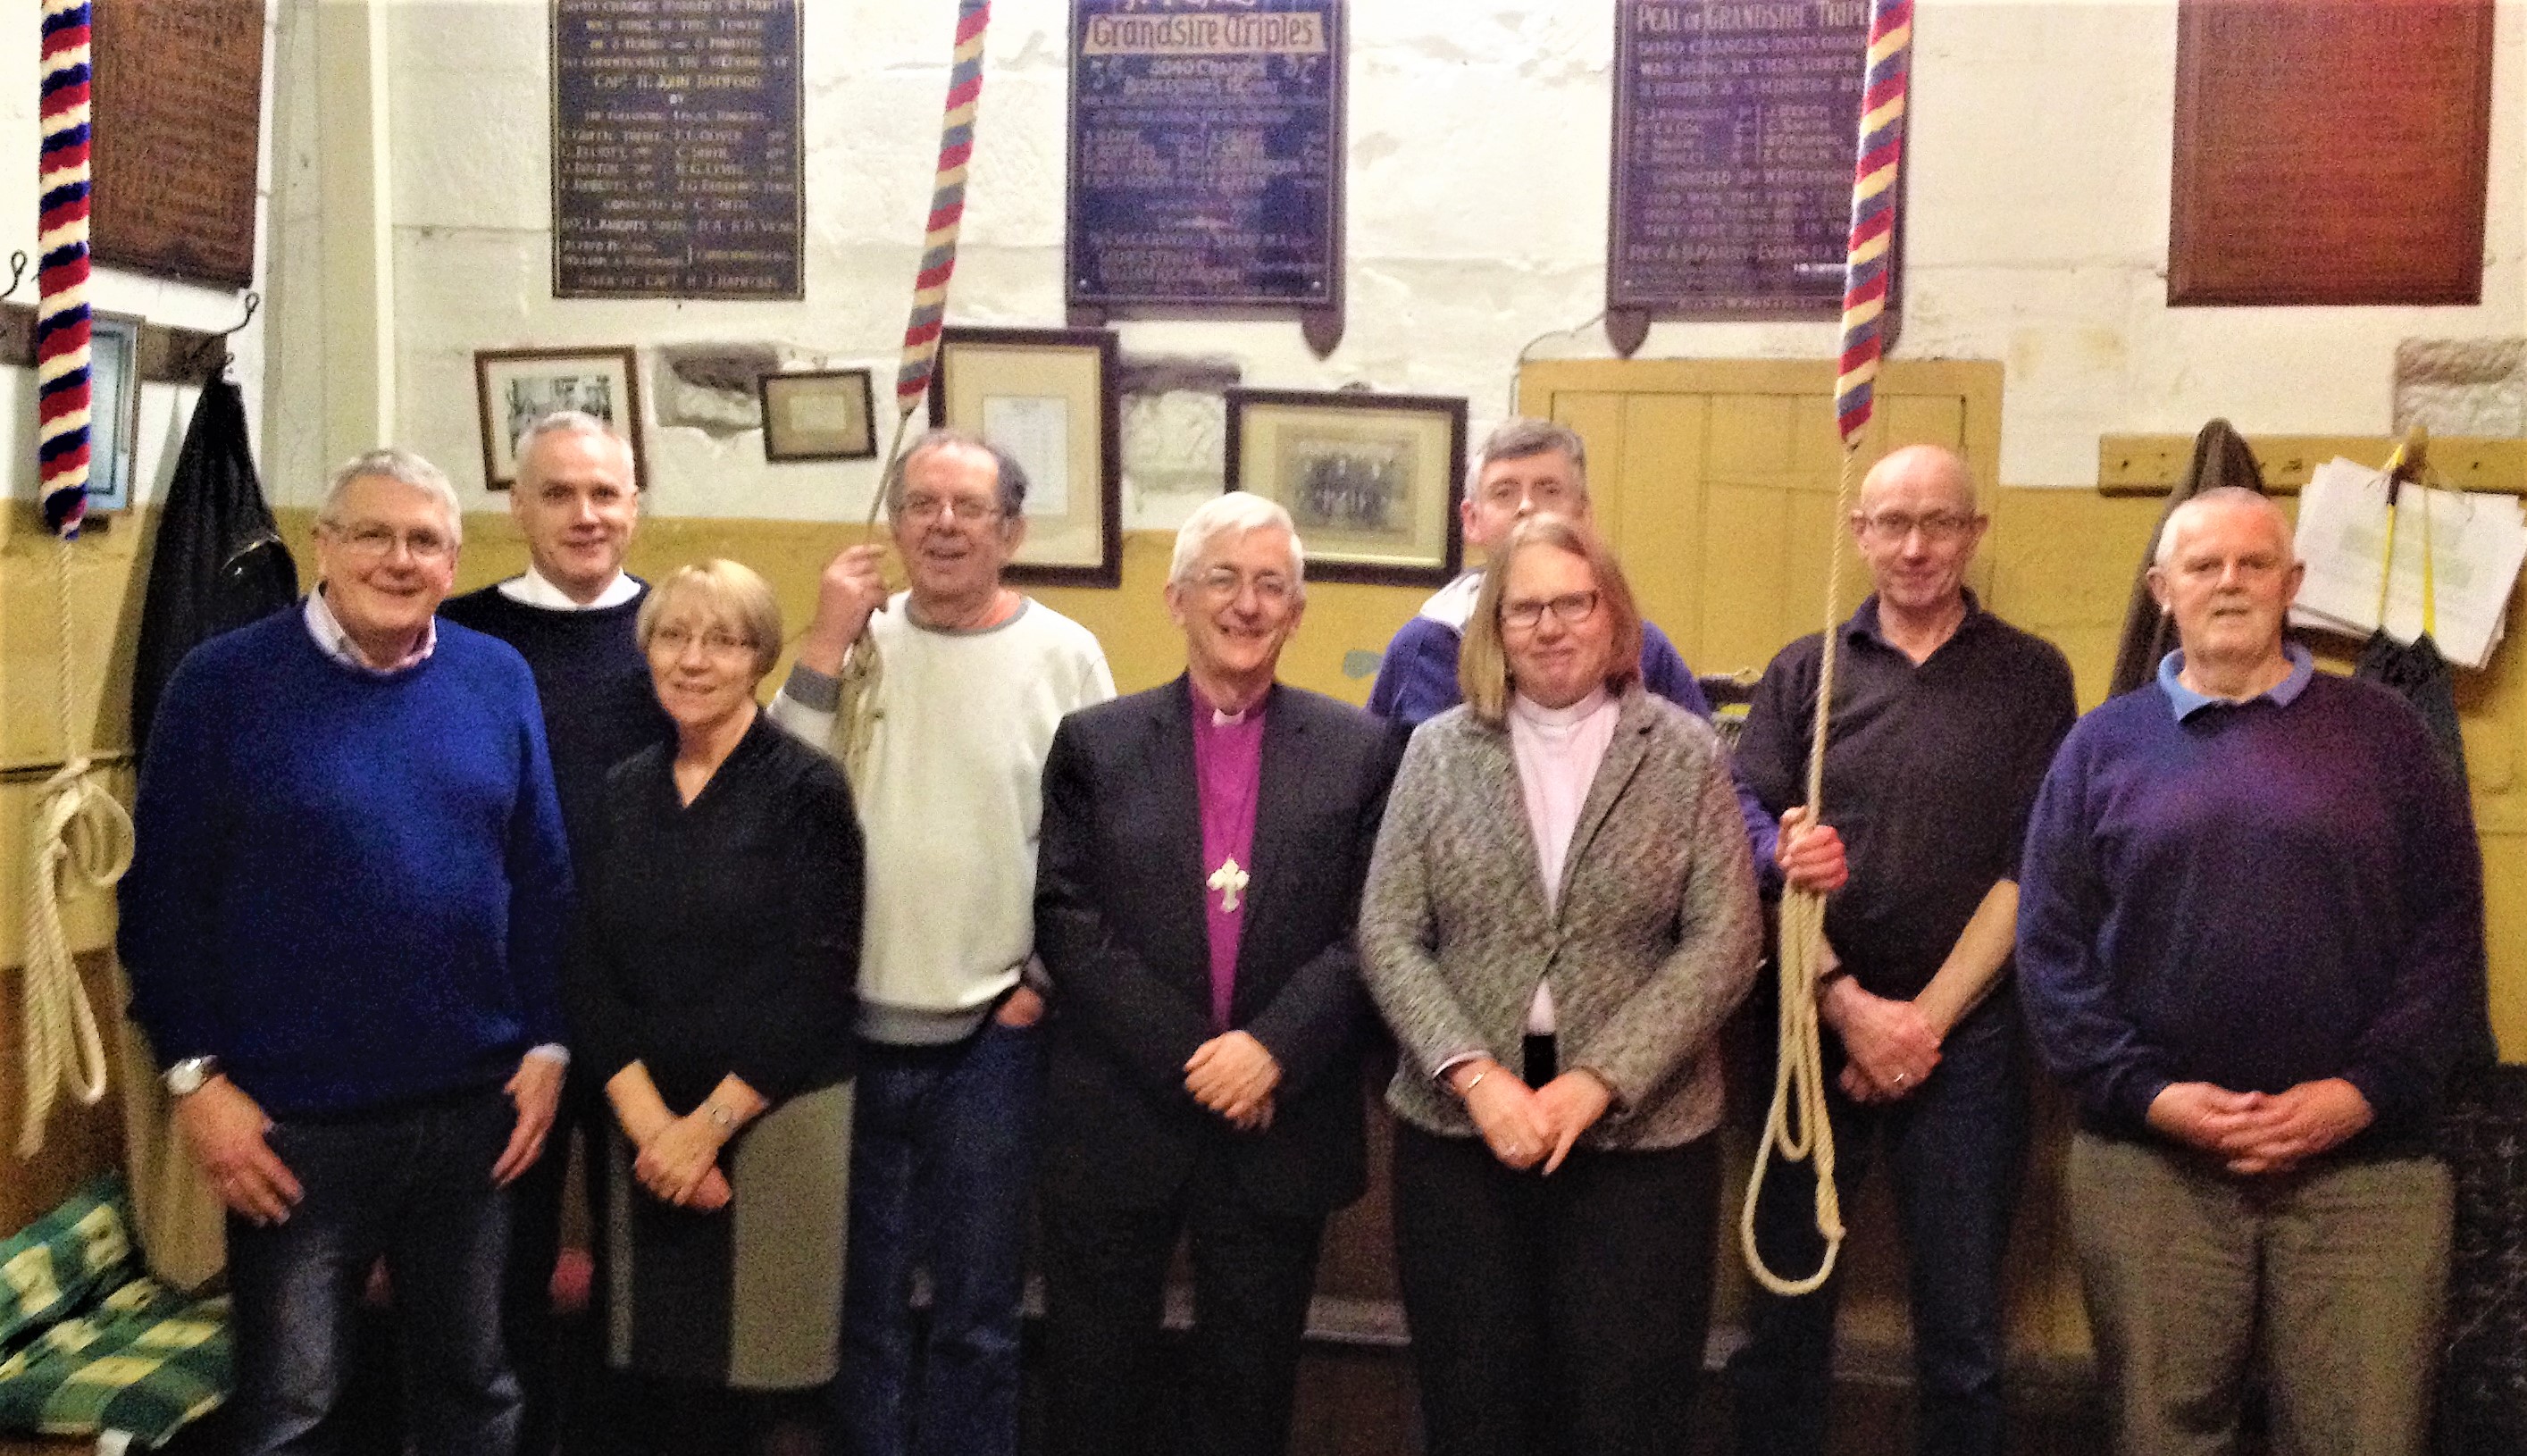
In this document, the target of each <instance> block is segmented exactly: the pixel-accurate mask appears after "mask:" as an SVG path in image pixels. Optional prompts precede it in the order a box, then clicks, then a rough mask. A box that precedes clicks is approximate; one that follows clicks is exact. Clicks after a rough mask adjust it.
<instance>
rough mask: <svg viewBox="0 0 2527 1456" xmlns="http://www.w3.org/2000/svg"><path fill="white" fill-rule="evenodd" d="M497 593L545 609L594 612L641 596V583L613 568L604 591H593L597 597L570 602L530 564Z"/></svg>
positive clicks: (569, 598)
mask: <svg viewBox="0 0 2527 1456" xmlns="http://www.w3.org/2000/svg"><path fill="white" fill-rule="evenodd" d="M500 595H501V596H503V597H506V598H509V599H510V600H511V601H515V602H518V603H520V604H521V605H525V606H540V607H542V608H543V609H544V610H546V611H595V610H597V609H598V608H599V607H607V606H621V605H622V604H623V603H625V602H627V601H629V600H631V599H632V598H635V597H638V596H640V595H641V584H640V583H639V582H637V581H634V580H633V579H632V574H631V573H630V572H627V571H625V570H623V569H622V568H621V567H616V568H615V571H614V580H612V581H610V582H607V583H606V584H605V590H604V591H602V592H599V593H597V594H596V599H595V600H593V601H591V602H587V603H585V604H582V603H580V602H577V601H573V600H572V599H571V597H570V594H569V593H568V592H565V591H563V590H562V589H561V588H559V587H556V586H554V585H553V584H552V583H551V581H549V580H547V579H546V578H545V576H544V574H543V573H542V572H541V571H538V570H536V568H535V567H534V566H533V565H532V564H530V565H529V566H528V567H527V569H526V572H525V573H524V574H523V575H520V576H513V577H511V578H509V579H508V580H507V581H505V582H502V583H500Z"/></svg>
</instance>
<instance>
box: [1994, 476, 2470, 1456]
mask: <svg viewBox="0 0 2527 1456" xmlns="http://www.w3.org/2000/svg"><path fill="white" fill-rule="evenodd" d="M2301 575H2302V568H2301V566H2300V565H2299V564H2298V563H2297V562H2296V561H2295V560H2294V559H2293V555H2292V548H2291V530H2290V524H2289V522H2288V520H2287V519H2286V518H2285V517H2284V516H2283V515H2282V513H2281V511H2280V509H2279V508H2278V507H2277V506H2275V505H2274V504H2273V503H2272V502H2271V501H2269V500H2267V499H2265V498H2264V497H2263V496H2261V495H2258V494H2254V493H2253V492H2249V491H2240V490H2222V491H2213V492H2207V493H2205V494H2202V495H2200V496H2198V497H2196V498H2195V499H2193V500H2192V501H2191V502H2189V503H2187V504H2186V505H2184V506H2181V507H2179V508H2178V509H2177V510H2176V511H2174V512H2172V513H2171V514H2170V515H2169V517H2168V520H2167V523H2166V526H2165V529H2164V532H2163V533H2162V536H2161V538H2160V542H2159V547H2158V552H2157V564H2156V565H2155V566H2153V567H2152V568H2151V572H2150V584H2151V590H2152V591H2153V593H2155V595H2156V596H2157V598H2158V600H2159V603H2160V605H2161V606H2162V607H2164V608H2165V609H2166V610H2167V611H2169V612H2170V613H2171V614H2172V615H2173V616H2174V617H2175V619H2176V629H2177V636H2178V640H2179V641H2180V642H2181V643H2182V644H2183V647H2182V649H2181V650H2178V651H2176V652H2172V653H2170V654H2169V655H2168V657H2167V659H2166V660H2165V661H2164V662H2162V663H2161V664H2160V666H2159V674H2158V681H2157V683H2156V684H2155V685H2154V686H2149V687H2143V688H2140V689H2139V690H2137V691H2135V692H2131V693H2127V694H2125V695H2124V696H2122V697H2120V698H2117V699H2114V700H2113V701H2111V702H2107V703H2106V704H2105V705H2104V706H2102V707H2100V708H2098V709H2097V710H2095V711H2094V712H2092V713H2090V714H2089V715H2088V716H2087V717H2086V718H2084V719H2082V720H2081V722H2080V724H2079V725H2078V726H2077V727H2076V728H2074V729H2073V730H2072V732H2071V736H2070V737H2069V738H2068V739H2067V740H2066V741H2065V742H2064V743H2063V746H2062V751H2061V753H2060V754H2059V755H2058V756H2056V757H2055V759H2054V761H2053V766H2052V769H2051V770H2050V772H2049V773H2048V774H2047V775H2046V778H2045V781H2044V787H2043V789H2042V791H2041V792H2040V794H2039V795H2038V797H2037V805H2036V810H2035V816H2034V820H2033V823H2032V825H2031V827H2030V830H2029V834H2028V842H2027V848H2026V852H2025V855H2024V858H2023V860H2022V865H2021V873H2022V881H2021V883H2022V886H2023V891H2024V893H2023V895H2022V897H2021V901H2020V908H2019V930H2018V965H2019V978H2020V981H2021V983H2022V994H2023V998H2024V1001H2025V1003H2026V1007H2027V1013H2028V1020H2029V1024H2030V1026H2031V1028H2032V1029H2033V1032H2034V1035H2035V1040H2036V1044H2037V1050H2038V1051H2039V1052H2040V1053H2041V1054H2042V1057H2043V1060H2044V1062H2045V1064H2046V1065H2047V1066H2049V1067H2050V1068H2051V1070H2052V1071H2053V1073H2054V1074H2055V1075H2056V1076H2058V1077H2060V1078H2061V1079H2062V1080H2063V1081H2064V1082H2065V1083H2066V1084H2068V1086H2069V1087H2070V1089H2071V1091H2072V1092H2073V1094H2074V1095H2075V1096H2076V1097H2077V1098H2078V1101H2079V1108H2080V1118H2081V1130H2080V1131H2079V1133H2078V1134H2077V1136H2076V1138H2075V1140H2074V1142H2073V1144H2072V1148H2071V1156H2070V1166H2069V1170H2068V1184H2069V1196H2070V1205H2071V1221H2072V1236H2073V1240H2074V1242H2075V1244H2076V1245H2077V1247H2078V1249H2079V1255H2080V1265H2081V1274H2082V1276H2083V1281H2084V1283H2085V1284H2086V1287H2087V1291H2088V1302H2089V1322H2090V1325H2091V1326H2092V1327H2093V1328H2094V1330H2095V1332H2096V1337H2097V1348H2098V1355H2099V1359H2100V1362H2101V1364H2102V1366H2103V1370H2104V1374H2105V1376H2106V1378H2107V1380H2108V1382H2109V1385H2110V1387H2111V1388H2112V1390H2113V1392H2114V1394H2113V1400H2114V1406H2115V1411H2116V1416H2117V1424H2118V1427H2119V1442H2118V1444H2119V1448H2120V1449H2122V1450H2126V1451H2178V1450H2187V1451H2190V1450H2226V1449H2230V1448H2232V1447H2233V1445H2234V1443H2235V1440H2236V1425H2237V1420H2238V1411H2239V1403H2240V1400H2239V1398H2240V1392H2241V1388H2242V1386H2243V1380H2244V1377H2245V1373H2246V1370H2247V1369H2248V1367H2249V1365H2250V1364H2254V1363H2258V1362H2255V1361H2254V1360H2253V1354H2254V1347H2255V1346H2256V1345H2257V1344H2258V1343H2260V1344H2261V1345H2262V1347H2263V1351H2264V1354H2263V1358H2262V1360H2261V1361H2260V1362H2259V1363H2260V1364H2261V1366H2262V1368H2263V1369H2264V1370H2265V1372H2266V1373H2267V1375H2268V1378H2269V1379H2270V1381H2271V1387H2272V1393H2273V1417H2274V1423H2275V1427H2276V1444H2277V1445H2279V1446H2280V1447H2282V1448H2284V1449H2298V1450H2327V1451H2336V1452H2346V1453H2355V1456H2411V1453H2418V1452H2419V1451H2420V1450H2421V1449H2422V1442H2423V1437H2424V1434H2425V1432H2426V1430H2427V1428H2428V1416H2429V1411H2430V1405H2429V1401H2428V1393H2429V1391H2430V1390H2431V1388H2432V1368H2433V1365H2434V1363H2435V1357H2436V1355H2437V1353H2438V1347H2439V1314H2440V1305H2441V1294H2442V1290H2443V1288H2444V1285H2445V1283H2446V1279H2447V1271H2448V1255H2449V1238H2450V1182H2449V1176H2448V1171H2447V1170H2446V1169H2445V1168H2443V1167H2442V1166H2441V1165H2440V1164H2439V1163H2438V1162H2436V1161H2435V1160H2434V1159H2433V1158H2432V1157H2431V1155H2430V1142H2429V1129H2430V1125H2431V1118H2432V1114H2433V1112H2434V1111H2435V1110H2436V1108H2437V1106H2438V1104H2439V1100H2440V1095H2441V1087H2442V1083H2443V1081H2444V1080H2445V1079H2446V1077H2447V1074H2448V1071H2449V1069H2450V1066H2451V1064H2452V1063H2453V1062H2454V1060H2455V1059H2456V1057H2457V1055H2458V1053H2459V1051H2460V1050H2461V1049H2462V1047H2463V1046H2464V1045H2465V1044H2466V1033H2467V1031H2468V1028H2469V1027H2470V1026H2472V1025H2474V1024H2475V1022H2474V1021H2473V1020H2472V1019H2470V1016H2469V1014H2470V1013H2471V1014H2472V1015H2474V1016H2479V1015H2480V1001H2479V999H2478V998H2479V996H2480V988H2481V985H2482V974H2483V970H2482V965H2483V953H2484V947H2483V885H2482V865H2481V861H2480V858H2479V855H2478V852H2477V849H2476V845H2475V839H2474V832H2473V825H2472V824H2471V822H2470V819H2469V815H2468V814H2467V812H2466V806H2465V802H2464V799H2463V796H2462V794H2461V792H2460V791H2459V790H2458V788H2457V786H2456V783H2455V781H2454V779H2453V778H2452V777H2451V776H2450V775H2449V774H2448V773H2447V771H2446V770H2445V769H2444V768H2443V767H2442V765H2441V763H2440V760H2439V758H2438V756H2437V754H2435V753H2434V752H2433V750H2432V748H2431V743H2430V739H2429V736H2428V734H2427V733H2426V732H2425V730H2424V729H2423V726H2422V723H2421V719H2420V718H2419V717H2418V716H2417V715H2416V714H2415V713H2414V712H2413V711H2412V710H2411V708H2409V707H2408V706H2406V705H2405V703H2404V702H2403V701H2402V700H2401V699H2398V698H2397V697H2395V696H2393V695H2392V694H2390V693H2388V692H2387V691H2386V690H2384V689H2381V688H2378V687H2375V686H2373V685H2371V684H2368V683H2362V682H2355V681H2351V680H2348V679H2344V678H2337V677H2333V676H2330V675H2325V674H2319V673H2317V672H2316V671H2315V668H2314V663H2313V662H2312V661H2311V660H2310V659H2309V657H2308V655H2307V653H2306V651H2305V650H2303V649H2300V648H2297V647H2295V646H2287V645H2285V643H2284V640H2283V637H2282V624H2283V619H2284V615H2285V613H2286V612H2287V611H2288V609H2289V606H2290V602H2291V598H2293V597H2294V596H2295V594H2296V592H2297V590H2298V584H2299V580H2300V577H2301Z"/></svg>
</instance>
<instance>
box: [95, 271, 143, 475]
mask: <svg viewBox="0 0 2527 1456" xmlns="http://www.w3.org/2000/svg"><path fill="white" fill-rule="evenodd" d="M146 325H147V321H146V320H144V319H142V318H140V317H139V316H137V315H135V314H124V313H107V312H105V311H103V310H102V309H91V310H90V311H89V313H88V363H87V370H88V411H87V438H88V453H87V459H88V466H87V508H88V513H89V514H91V515H98V514H103V513H105V512H107V511H118V510H127V509H129V507H130V505H131V478H132V476H133V474H134V472H135V471H136V469H137V468H138V463H139V442H140V332H141V330H142V329H143V328H144V327H146Z"/></svg>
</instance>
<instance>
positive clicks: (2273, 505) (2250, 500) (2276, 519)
mask: <svg viewBox="0 0 2527 1456" xmlns="http://www.w3.org/2000/svg"><path fill="white" fill-rule="evenodd" d="M2224 505H2227V506H2238V507H2243V509H2246V510H2251V511H2255V512H2257V513H2259V514H2261V515H2262V516H2263V517H2264V518H2265V519H2266V520H2268V521H2270V522H2271V523H2272V528H2273V539H2274V540H2275V541H2278V542H2280V543H2281V547H2282V560H2283V561H2284V562H2291V561H2295V560H2297V559H2298V533H2297V532H2296V531H2295V530H2294V529H2292V526H2291V519H2290V516H2289V514H2288V513H2286V512H2285V511H2283V509H2282V507H2281V502H2280V501H2278V500H2275V499H2274V498H2273V497H2271V496H2270V495H2267V494H2264V493H2263V492H2261V491H2249V490H2247V489H2246V488H2245V487H2243V486H2218V487H2214V488H2213V489H2211V490H2208V491H2205V492H2203V493H2202V494H2199V495H2195V496H2192V498H2190V499H2187V500H2182V501H2179V502H2178V503H2177V506H2176V508H2175V509H2174V510H2171V511H2169V512H2168V513H2167V520H2166V521H2165V522H2164V523H2163V524H2161V525H2160V527H2159V529H2158V546H2157V547H2156V548H2155V549H2153V550H2152V551H2151V552H2150V557H2149V564H2150V565H2152V566H2165V565H2166V564H2168V563H2169V562H2170V561H2173V560H2175V559H2176V537H2177V533H2178V530H2179V528H2180V527H2184V526H2190V525H2192V524H2193V518H2194V517H2195V516H2198V515H2201V514H2203V513H2204V512H2206V511H2210V510H2216V509H2218V508H2219V507H2221V506H2224Z"/></svg>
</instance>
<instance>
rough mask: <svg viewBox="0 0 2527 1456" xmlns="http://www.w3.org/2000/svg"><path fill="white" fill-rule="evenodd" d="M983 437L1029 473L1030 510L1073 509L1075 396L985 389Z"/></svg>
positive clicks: (1067, 511)
mask: <svg viewBox="0 0 2527 1456" xmlns="http://www.w3.org/2000/svg"><path fill="white" fill-rule="evenodd" d="M983 438H984V439H985V440H988V441H990V442H992V443H994V444H996V445H999V446H1000V447H1001V448H1002V449H1005V450H1006V451H1008V452H1009V454H1010V455H1011V456H1012V457H1013V458H1015V459H1016V460H1017V462H1018V464H1019V466H1020V467H1021V468H1023V469H1024V470H1025V471H1026V475H1027V497H1026V513H1027V514H1028V515H1030V516H1051V517H1056V518H1058V517H1061V516H1066V515H1068V514H1070V401H1069V400H1068V399H1066V398H1064V397H1062V396H1061V395H1059V394H986V395H984V396H983Z"/></svg>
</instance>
